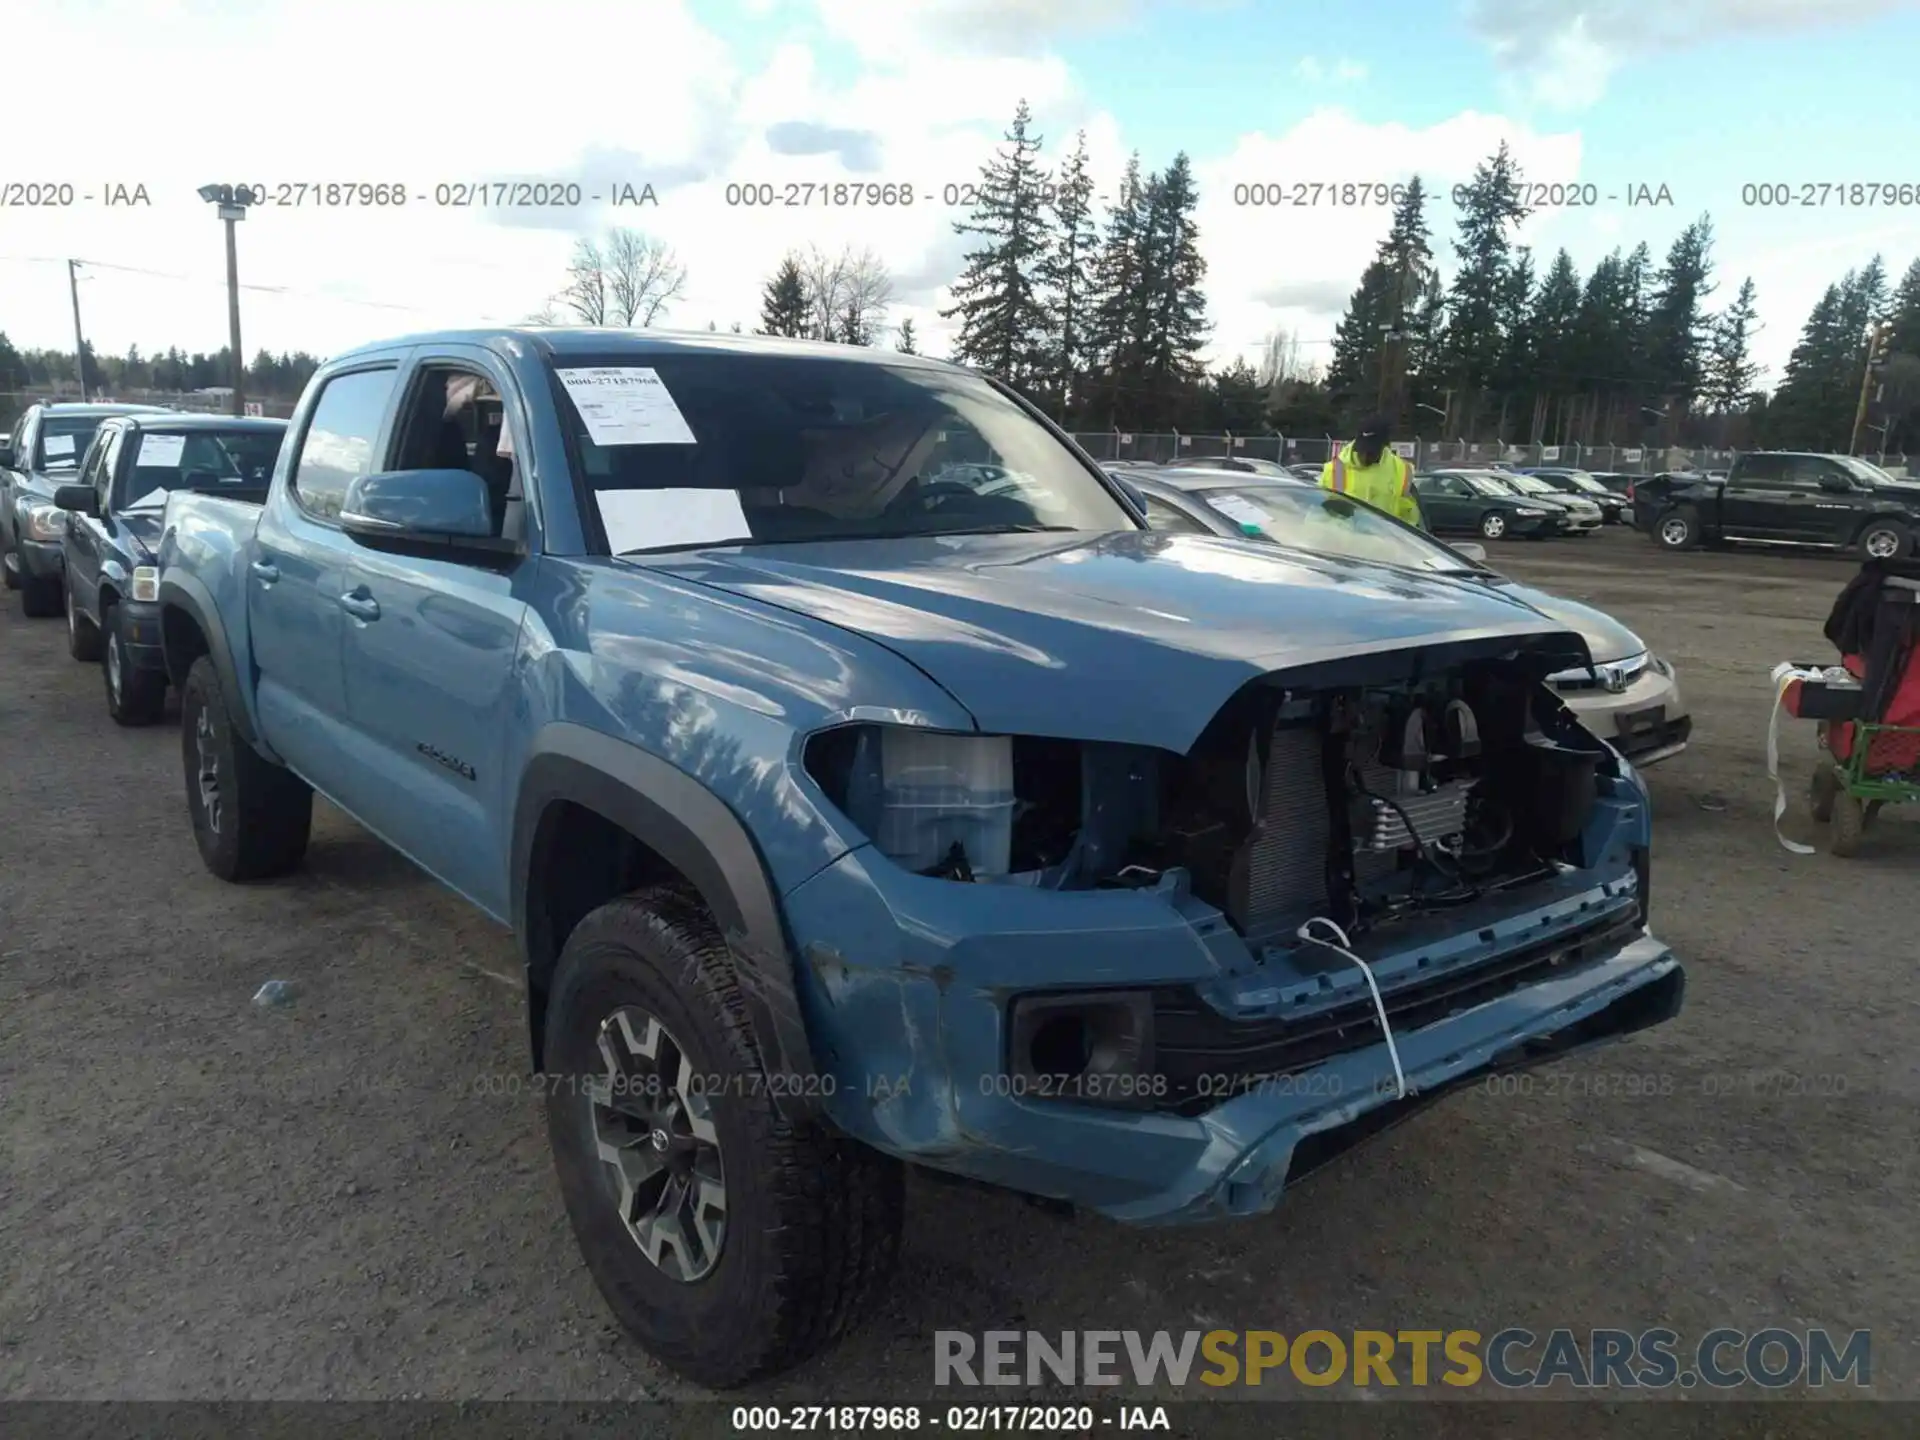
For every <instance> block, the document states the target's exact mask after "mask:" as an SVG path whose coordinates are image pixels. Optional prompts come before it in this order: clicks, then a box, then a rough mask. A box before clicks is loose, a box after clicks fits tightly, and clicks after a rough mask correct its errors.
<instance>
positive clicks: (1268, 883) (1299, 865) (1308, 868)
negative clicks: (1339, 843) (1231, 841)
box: [1241, 726, 1333, 936]
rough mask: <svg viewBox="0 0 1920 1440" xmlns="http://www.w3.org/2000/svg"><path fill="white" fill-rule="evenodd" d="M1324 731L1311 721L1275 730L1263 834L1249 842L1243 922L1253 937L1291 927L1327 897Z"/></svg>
mask: <svg viewBox="0 0 1920 1440" xmlns="http://www.w3.org/2000/svg"><path fill="white" fill-rule="evenodd" d="M1321 745H1322V741H1321V735H1320V731H1319V729H1318V728H1317V727H1313V726H1283V727H1281V728H1280V729H1277V730H1275V731H1274V732H1273V741H1272V744H1271V747H1270V748H1269V751H1268V755H1267V768H1266V774H1265V776H1264V777H1263V783H1262V787H1261V788H1262V794H1261V797H1260V817H1261V820H1262V822H1263V823H1262V829H1261V834H1260V838H1259V839H1257V840H1255V841H1254V842H1253V844H1252V845H1251V846H1249V847H1248V849H1247V855H1246V865H1247V870H1246V901H1245V905H1244V907H1243V909H1242V913H1241V921H1242V928H1243V929H1244V931H1245V933H1246V934H1248V935H1249V936H1258V935H1264V934H1268V933H1270V932H1272V931H1274V930H1277V929H1279V928H1281V927H1282V926H1285V927H1286V928H1289V929H1291V928H1292V927H1293V926H1295V925H1298V924H1299V923H1300V922H1301V921H1302V920H1304V919H1305V918H1306V917H1307V916H1309V915H1313V914H1317V913H1319V912H1320V911H1321V910H1323V909H1324V908H1325V907H1326V903H1327V852H1328V849H1329V847H1330V846H1331V844H1332V840H1333V827H1332V821H1331V819H1330V818H1329V817H1328V814H1327V786H1326V779H1325V777H1324V775H1323V773H1322V770H1321Z"/></svg>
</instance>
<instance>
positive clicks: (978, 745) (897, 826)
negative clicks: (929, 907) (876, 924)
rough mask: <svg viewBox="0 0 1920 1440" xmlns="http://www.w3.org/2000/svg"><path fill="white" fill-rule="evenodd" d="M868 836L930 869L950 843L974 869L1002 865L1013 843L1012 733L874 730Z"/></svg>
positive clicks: (983, 871) (902, 859)
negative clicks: (873, 801)
mask: <svg viewBox="0 0 1920 1440" xmlns="http://www.w3.org/2000/svg"><path fill="white" fill-rule="evenodd" d="M879 733H880V785H879V792H880V793H879V796H878V799H879V807H878V816H877V818H876V821H875V823H874V827H873V830H872V832H871V833H872V835H873V840H874V844H876V845H878V846H879V847H880V849H881V851H882V852H883V853H884V854H886V855H887V856H888V857H889V858H890V859H892V860H893V861H894V862H895V863H897V864H899V865H901V866H903V867H904V868H906V869H908V870H930V869H932V868H933V867H934V866H936V865H938V864H940V863H941V862H942V861H943V860H945V859H946V858H947V856H948V855H949V854H950V853H951V851H952V849H953V847H954V845H955V843H956V842H957V843H958V844H959V846H960V848H961V849H962V850H963V851H965V852H966V857H967V864H968V865H969V866H970V867H971V868H972V870H973V872H974V873H975V874H976V875H982V876H986V875H1004V874H1006V873H1007V869H1008V865H1009V861H1010V858H1011V853H1010V852H1011V850H1012V846H1013V741H1012V739H1011V738H1010V737H1008V736H1005V735H949V734H940V733H938V732H935V731H926V730H913V729H908V728H905V727H890V728H887V729H883V730H881V731H880V732H879Z"/></svg>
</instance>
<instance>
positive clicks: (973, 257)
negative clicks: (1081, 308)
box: [940, 100, 1052, 391]
mask: <svg viewBox="0 0 1920 1440" xmlns="http://www.w3.org/2000/svg"><path fill="white" fill-rule="evenodd" d="M1032 120H1033V116H1032V113H1031V112H1030V111H1029V110H1028V109H1027V103H1026V101H1024V100H1022V101H1021V102H1020V106H1019V108H1018V109H1017V110H1015V111H1014V116H1013V124H1012V126H1011V128H1009V129H1008V131H1007V134H1006V142H1007V146H1008V147H1009V148H1007V149H1005V150H1002V151H998V152H996V153H995V155H994V157H993V159H992V160H990V161H988V162H987V164H986V166H985V167H984V168H983V169H982V170H981V172H980V194H979V202H978V203H977V204H976V205H975V206H974V209H973V212H972V214H971V215H969V216H968V218H967V219H966V220H964V221H960V222H957V223H956V224H955V225H954V227H953V228H954V230H955V231H956V232H957V233H959V234H962V235H974V236H978V237H980V238H981V240H982V241H983V242H984V243H982V244H981V245H980V246H979V247H978V248H976V249H974V250H971V251H969V252H968V254H967V259H966V265H965V267H964V268H963V269H962V270H961V272H960V278H959V279H958V280H957V281H955V282H954V285H953V297H954V303H953V305H952V306H951V307H950V308H949V309H946V310H942V311H941V312H940V313H941V315H942V316H943V317H944V318H946V319H955V318H957V319H958V320H959V322H960V328H959V334H958V336H957V337H956V338H955V341H954V356H955V358H956V359H958V360H960V361H961V362H962V363H964V364H968V365H974V366H978V367H979V368H980V369H983V370H985V371H987V372H988V373H990V374H992V375H995V376H998V377H999V378H1000V379H1002V380H1004V381H1006V382H1007V383H1008V384H1009V385H1012V386H1014V387H1015V388H1016V389H1019V390H1023V391H1030V390H1033V389H1035V388H1037V386H1038V385H1039V384H1040V383H1042V382H1044V380H1045V379H1046V377H1047V376H1048V375H1049V374H1050V372H1051V364H1050V361H1049V358H1048V352H1049V349H1050V346H1049V344H1048V336H1049V334H1050V333H1051V328H1052V327H1051V322H1050V320H1049V317H1048V315H1047V311H1046V306H1045V304H1044V303H1043V302H1042V300H1041V297H1040V291H1039V281H1038V278H1037V272H1038V270H1039V265H1040V259H1041V256H1042V255H1043V254H1044V253H1045V250H1046V241H1047V236H1046V217H1045V214H1044V201H1045V193H1044V186H1045V182H1046V175H1045V172H1044V171H1042V170H1041V168H1040V163H1039V154H1040V137H1039V136H1037V135H1029V134H1028V133H1027V127H1028V126H1029V125H1030V124H1031V123H1032Z"/></svg>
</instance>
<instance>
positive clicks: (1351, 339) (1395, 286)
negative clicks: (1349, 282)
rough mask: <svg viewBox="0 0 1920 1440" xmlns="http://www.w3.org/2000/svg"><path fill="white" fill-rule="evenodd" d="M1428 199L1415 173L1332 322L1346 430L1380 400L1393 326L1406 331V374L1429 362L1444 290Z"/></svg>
mask: <svg viewBox="0 0 1920 1440" xmlns="http://www.w3.org/2000/svg"><path fill="white" fill-rule="evenodd" d="M1426 199H1427V196H1426V188H1425V186H1424V185H1422V184H1421V181H1420V177H1419V176H1418V175H1415V176H1414V177H1413V178H1412V180H1411V181H1409V182H1408V184H1407V189H1406V193H1405V195H1404V196H1403V198H1402V199H1401V200H1400V201H1399V202H1398V203H1397V204H1396V205H1395V206H1394V210H1393V220H1392V223H1391V224H1390V226H1389V227H1388V230H1387V236H1386V238H1385V239H1384V240H1382V241H1381V242H1380V244H1379V245H1378V246H1377V247H1376V248H1375V250H1374V255H1373V259H1372V261H1370V262H1369V263H1368V265H1367V268H1366V269H1365V270H1364V271H1362V272H1361V275H1360V284H1359V285H1358V287H1356V288H1355V290H1354V292H1353V294H1352V295H1351V296H1350V297H1348V300H1347V313H1346V314H1345V315H1344V316H1342V317H1341V319H1340V321H1339V323H1338V324H1336V325H1335V327H1334V338H1333V357H1332V359H1331V361H1330V362H1329V364H1328V367H1327V388H1328V390H1329V391H1330V393H1331V395H1332V397H1333V399H1334V402H1335V404H1336V406H1337V407H1338V409H1339V412H1340V415H1341V420H1342V424H1341V427H1340V428H1341V429H1343V430H1346V429H1351V428H1352V426H1353V425H1354V424H1355V423H1357V421H1358V420H1359V419H1360V417H1361V416H1362V415H1363V414H1364V413H1367V412H1370V411H1372V410H1374V409H1377V408H1378V406H1379V395H1380V367H1381V361H1382V356H1381V350H1382V347H1383V346H1384V345H1385V344H1386V343H1387V342H1386V336H1387V334H1388V332H1389V331H1392V332H1397V333H1399V334H1400V335H1401V336H1403V337H1404V338H1403V340H1402V345H1403V350H1402V357H1403V363H1404V364H1405V365H1406V368H1407V372H1408V374H1409V375H1416V376H1417V375H1421V374H1423V373H1425V372H1426V371H1427V370H1428V369H1429V368H1430V360H1431V356H1430V354H1429V351H1430V348H1431V346H1432V344H1433V341H1434V338H1435V336H1436V334H1437V333H1438V321H1439V316H1440V292H1439V291H1438V289H1437V278H1438V277H1437V276H1436V275H1435V273H1434V269H1433V242H1432V238H1431V236H1430V234H1429V232H1428V228H1427V218H1426ZM1388 359H1389V363H1390V362H1391V357H1388Z"/></svg>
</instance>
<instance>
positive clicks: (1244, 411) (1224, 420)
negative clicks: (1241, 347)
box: [1206, 358, 1267, 435]
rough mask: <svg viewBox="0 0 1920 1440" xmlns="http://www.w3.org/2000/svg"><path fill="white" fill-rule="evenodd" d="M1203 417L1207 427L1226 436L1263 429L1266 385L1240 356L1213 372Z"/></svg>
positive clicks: (1245, 433)
mask: <svg viewBox="0 0 1920 1440" xmlns="http://www.w3.org/2000/svg"><path fill="white" fill-rule="evenodd" d="M1211 378H1212V382H1213V385H1212V389H1213V393H1212V395H1211V397H1210V401H1211V403H1210V404H1209V406H1208V409H1209V411H1210V412H1211V413H1210V414H1209V415H1208V416H1207V422H1206V423H1207V424H1208V426H1209V427H1210V428H1218V429H1220V430H1223V431H1225V432H1226V433H1227V434H1229V435H1256V434H1259V433H1260V432H1261V431H1262V430H1264V429H1265V428H1266V425H1265V423H1264V422H1265V416H1266V409H1267V388H1266V387H1265V386H1264V385H1262V384H1261V383H1260V372H1259V371H1257V370H1255V369H1254V368H1253V366H1251V365H1249V364H1248V363H1247V362H1246V360H1245V359H1244V358H1242V359H1238V360H1235V361H1234V362H1233V363H1232V364H1231V365H1228V366H1226V367H1224V368H1223V369H1220V370H1217V371H1215V372H1214V374H1213V376H1212V377H1211Z"/></svg>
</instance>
